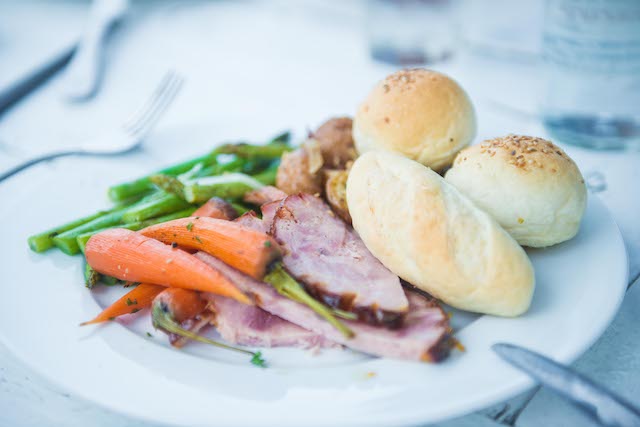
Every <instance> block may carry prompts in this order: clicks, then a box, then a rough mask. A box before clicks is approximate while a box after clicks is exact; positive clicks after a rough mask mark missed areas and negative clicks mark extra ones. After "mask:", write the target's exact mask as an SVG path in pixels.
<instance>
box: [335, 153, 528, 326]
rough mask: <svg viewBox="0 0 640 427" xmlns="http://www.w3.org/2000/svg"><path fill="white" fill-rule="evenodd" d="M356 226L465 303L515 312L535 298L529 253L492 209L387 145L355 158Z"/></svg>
mask: <svg viewBox="0 0 640 427" xmlns="http://www.w3.org/2000/svg"><path fill="white" fill-rule="evenodd" d="M347 202H348V205H349V212H350V214H351V217H352V219H353V226H354V228H355V229H356V231H357V232H358V233H359V234H360V237H361V238H362V240H363V241H364V242H365V244H366V245H367V248H369V250H370V251H371V252H372V253H373V254H374V255H375V256H376V257H377V258H378V259H379V260H380V261H381V262H382V263H383V264H384V265H385V266H386V267H387V268H389V269H390V270H391V271H393V272H394V273H395V274H397V275H398V276H400V277H401V278H403V279H404V280H406V281H408V282H409V283H411V284H413V285H415V286H417V287H419V288H421V289H423V290H425V291H427V292H429V293H430V294H431V295H433V296H435V297H436V298H439V299H441V300H442V301H444V302H446V303H447V304H450V305H452V306H453V307H457V308H460V309H463V310H469V311H475V312H479V313H488V314H494V315H499V316H517V315H520V314H522V313H524V312H525V311H526V310H527V309H528V307H529V304H530V301H531V297H532V294H533V289H534V283H535V279H534V273H533V267H532V265H531V262H530V261H529V258H528V257H527V254H526V253H525V252H524V250H523V249H522V248H521V247H520V246H519V245H518V244H517V243H516V241H515V240H513V238H511V236H509V234H508V233H507V232H506V231H504V230H503V229H502V228H501V227H500V226H499V225H498V224H497V223H496V222H495V221H494V220H493V219H492V218H491V217H490V216H489V215H488V214H487V213H485V212H484V211H482V210H480V209H478V208H477V207H476V206H475V205H474V204H473V203H472V202H471V201H470V200H469V199H467V198H466V197H464V196H463V195H462V194H460V192H458V190H456V189H455V188H454V187H453V186H451V185H449V184H447V183H446V182H445V181H444V179H442V178H441V177H440V176H439V175H438V174H436V173H435V172H433V171H432V170H430V169H429V168H426V167H424V166H422V165H421V164H419V163H417V162H414V161H412V160H409V159H406V158H404V157H402V156H399V155H397V154H393V153H389V152H370V153H367V154H364V155H362V156H360V157H359V158H358V159H357V160H356V161H355V163H354V165H353V167H352V169H351V172H350V174H349V178H348V181H347Z"/></svg>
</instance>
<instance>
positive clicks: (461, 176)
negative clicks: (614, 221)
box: [445, 135, 587, 247]
mask: <svg viewBox="0 0 640 427" xmlns="http://www.w3.org/2000/svg"><path fill="white" fill-rule="evenodd" d="M445 179H446V181H447V182H449V183H450V184H452V185H453V186H455V187H456V188H457V189H458V190H460V192H461V193H463V194H464V195H466V196H467V197H468V198H470V199H471V200H472V201H473V202H474V203H475V204H476V205H477V206H478V207H480V208H482V209H484V210H485V211H486V212H488V213H489V214H490V215H491V216H493V217H494V218H495V219H496V220H497V221H498V223H499V224H500V225H502V227H504V229H505V230H507V231H508V232H509V233H510V234H511V235H512V236H513V237H514V238H515V239H516V240H517V241H518V243H520V244H521V245H524V246H531V247H544V246H551V245H555V244H556V243H560V242H564V241H565V240H569V239H571V238H572V237H573V236H575V235H576V233H577V232H578V228H579V227H580V221H581V219H582V215H583V214H584V210H585V206H586V200H587V190H586V187H585V184H584V179H583V178H582V175H581V174H580V170H579V169H578V167H577V166H576V164H575V163H574V162H573V160H571V158H570V157H569V156H568V155H567V154H566V153H565V152H564V151H562V149H561V148H559V147H558V146H556V145H555V144H553V143H552V142H550V141H547V140H545V139H542V138H536V137H531V136H518V135H508V136H505V137H502V138H495V139H491V140H488V141H485V142H484V143H482V144H480V145H476V146H472V147H469V148H466V149H465V150H463V151H461V152H460V153H459V154H458V156H457V157H456V159H455V162H454V164H453V167H452V168H451V169H449V171H447V174H446V175H445Z"/></svg>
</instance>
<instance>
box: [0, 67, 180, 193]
mask: <svg viewBox="0 0 640 427" xmlns="http://www.w3.org/2000/svg"><path fill="white" fill-rule="evenodd" d="M183 82H184V79H183V78H182V77H181V76H180V75H179V74H178V73H176V72H174V71H169V72H168V73H167V74H165V75H164V77H163V78H162V80H161V81H160V83H159V84H158V86H157V87H156V89H155V91H154V92H153V94H152V95H151V96H150V97H149V99H148V100H147V101H146V103H145V104H144V105H143V106H142V107H140V108H139V109H138V110H137V111H136V112H134V113H133V114H132V115H131V117H130V118H129V119H128V120H126V121H125V122H124V123H123V124H122V125H121V126H119V127H118V128H116V129H114V130H113V131H111V132H107V133H104V134H102V135H100V136H98V137H97V138H92V139H88V140H86V141H85V142H83V143H82V144H80V145H78V146H77V147H75V148H72V149H68V150H64V151H56V152H52V153H48V154H44V155H41V156H38V157H35V158H33V159H31V160H27V161H26V162H24V163H22V164H20V165H18V166H16V167H14V168H12V169H10V170H8V171H6V172H3V173H0V181H3V180H5V179H7V178H9V177H11V176H13V175H15V174H17V173H18V172H21V171H23V170H25V169H27V168H28V167H31V166H33V165H35V164H38V163H41V162H45V161H47V160H53V159H57V158H58V157H65V156H115V155H119V154H126V153H129V152H131V151H133V150H135V149H136V148H138V147H139V146H140V145H141V144H142V141H143V139H144V137H145V136H147V134H148V133H149V131H151V129H152V128H153V127H154V126H155V124H156V123H157V122H158V120H159V119H160V117H161V116H162V114H163V113H164V112H165V111H166V110H167V109H168V108H169V106H170V105H171V103H172V102H173V100H174V99H175V97H176V95H177V94H178V93H179V92H180V89H181V88H182V84H183Z"/></svg>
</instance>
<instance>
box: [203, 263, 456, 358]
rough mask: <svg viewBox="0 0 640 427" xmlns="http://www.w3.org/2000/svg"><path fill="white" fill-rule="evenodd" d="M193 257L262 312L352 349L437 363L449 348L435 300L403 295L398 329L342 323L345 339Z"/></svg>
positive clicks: (303, 310) (297, 308)
mask: <svg viewBox="0 0 640 427" xmlns="http://www.w3.org/2000/svg"><path fill="white" fill-rule="evenodd" d="M196 256H197V257H198V258H200V259H201V260H202V261H204V262H206V263H207V264H209V265H211V266H213V267H215V268H216V269H218V270H219V271H221V272H222V273H223V274H224V275H225V276H227V278H229V279H230V280H231V281H233V282H234V283H235V285H236V286H237V287H238V288H239V289H241V290H242V291H243V292H245V293H247V294H248V295H250V296H252V298H253V299H254V300H255V302H256V304H257V305H258V306H259V307H260V308H262V309H263V310H265V311H267V312H269V313H271V314H273V315H275V316H278V317H280V318H281V319H284V320H287V321H289V322H291V323H294V324H296V325H298V326H300V327H302V328H304V329H306V330H308V331H311V332H313V333H315V334H318V335H321V336H323V337H324V338H325V339H327V340H329V341H333V342H336V343H340V344H344V345H345V346H347V347H349V348H352V349H354V350H358V351H361V352H364V353H367V354H371V355H375V356H381V357H391V358H397V359H405V360H420V361H431V362H437V361H439V360H442V359H444V358H445V357H447V355H448V354H449V351H450V349H451V347H452V345H453V340H452V339H451V337H450V328H449V320H448V317H447V315H446V313H444V311H443V310H442V309H441V308H440V307H439V306H438V304H437V303H436V302H435V301H433V300H431V299H427V298H425V297H423V296H421V295H418V294H414V293H411V292H408V293H407V295H408V298H407V296H405V298H407V299H408V302H409V305H410V310H409V313H408V314H407V316H406V318H405V321H404V324H403V325H402V327H400V328H399V329H396V330H391V329H386V328H380V327H374V326H371V325H367V324H363V323H361V322H354V321H344V322H345V324H347V325H348V326H349V328H350V329H351V330H352V331H353V332H355V337H353V338H350V339H349V338H345V337H344V336H343V335H342V334H341V333H340V332H339V331H338V330H336V329H335V328H334V327H333V326H331V325H330V324H329V323H327V322H326V321H325V320H324V319H322V318H320V317H319V316H317V315H316V314H315V313H314V312H313V311H312V310H311V309H309V308H308V307H306V306H304V305H302V304H299V303H297V302H295V301H293V300H290V299H288V298H285V297H283V296H282V295H280V294H278V292H276V290H275V289H273V288H272V287H271V286H270V285H268V284H266V283H263V282H259V281H257V280H255V279H252V278H251V277H249V276H247V275H245V274H243V273H241V272H239V271H238V270H235V269H234V268H232V267H229V266H228V265H226V264H225V263H223V262H222V261H220V260H218V259H217V258H214V257H212V256H211V255H209V254H206V253H204V252H198V253H197V254H196ZM403 295H404V293H403Z"/></svg>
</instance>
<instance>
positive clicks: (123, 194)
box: [108, 154, 215, 202]
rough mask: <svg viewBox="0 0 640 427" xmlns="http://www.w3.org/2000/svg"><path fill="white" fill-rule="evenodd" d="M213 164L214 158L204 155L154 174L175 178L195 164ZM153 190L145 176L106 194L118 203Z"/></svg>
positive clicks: (118, 186)
mask: <svg viewBox="0 0 640 427" xmlns="http://www.w3.org/2000/svg"><path fill="white" fill-rule="evenodd" d="M213 162H215V156H213V155H212V154H206V155H204V156H200V157H196V158H195V159H191V160H187V161H186V162H183V163H179V164H177V165H174V166H170V167H168V168H165V169H161V170H159V171H158V172H156V173H155V174H164V175H172V176H175V175H179V174H181V173H184V172H187V171H188V170H190V169H192V168H193V167H194V166H196V165H197V164H203V165H209V164H212V163H213ZM155 174H152V175H155ZM153 188H154V187H153V183H152V182H151V179H150V176H145V177H142V178H139V179H136V180H135V181H131V182H125V183H122V184H118V185H114V186H113V187H111V188H109V191H108V194H109V198H110V199H111V200H113V201H114V202H118V201H120V200H123V199H126V198H128V197H131V196H135V195H137V194H140V193H145V192H148V191H150V190H153Z"/></svg>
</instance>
